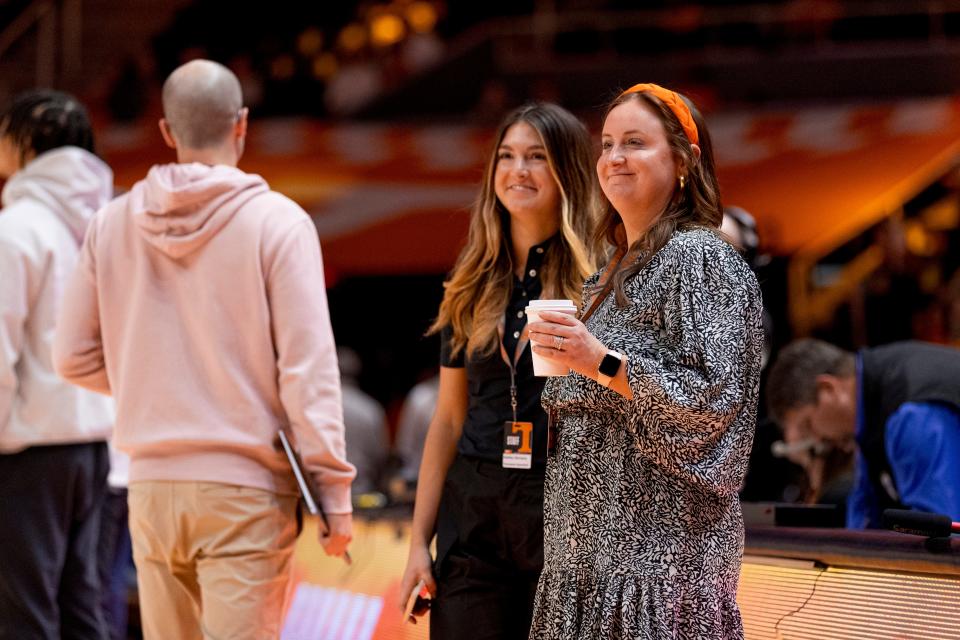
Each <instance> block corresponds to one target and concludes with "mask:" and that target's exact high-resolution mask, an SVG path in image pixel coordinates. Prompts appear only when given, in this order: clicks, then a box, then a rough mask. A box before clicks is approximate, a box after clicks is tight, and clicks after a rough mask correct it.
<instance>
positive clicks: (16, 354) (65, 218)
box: [0, 147, 113, 453]
mask: <svg viewBox="0 0 960 640" xmlns="http://www.w3.org/2000/svg"><path fill="white" fill-rule="evenodd" d="M112 189H113V173H112V172H111V171H110V168H109V167H108V166H107V165H106V164H104V163H103V161H101V160H100V159H99V158H97V157H96V156H95V155H93V154H92V153H89V152H87V151H84V150H83V149H79V148H76V147H61V148H59V149H55V150H53V151H48V152H46V153H43V154H41V155H39V156H37V157H36V158H35V159H34V160H32V161H31V162H30V163H28V164H27V166H26V167H24V168H23V169H22V170H20V171H18V172H17V173H16V174H14V175H13V176H12V177H11V178H10V179H9V180H8V181H7V183H6V185H5V186H4V188H3V194H2V196H0V198H2V203H3V208H2V209H0V452H3V453H12V452H16V451H20V450H21V449H25V448H26V447H30V446H33V445H45V444H65V443H82V442H93V441H97V440H106V439H107V438H109V437H110V432H111V429H112V425H113V402H112V401H111V400H110V399H109V398H106V397H104V396H101V395H99V394H96V393H91V392H90V391H86V390H84V389H80V388H78V387H75V386H73V385H71V384H69V383H68V382H65V381H64V380H62V379H61V378H60V377H59V376H58V375H57V374H56V373H55V372H54V370H53V362H52V358H51V348H52V344H53V336H54V329H55V326H56V320H57V313H58V311H59V308H60V302H61V298H62V297H63V292H64V290H65V288H66V284H67V281H68V279H69V277H70V275H71V273H72V272H73V269H74V266H75V265H76V263H77V258H78V256H79V253H80V244H81V242H82V241H83V236H84V232H85V231H86V228H87V224H88V223H89V221H90V219H91V218H92V217H93V214H94V213H95V212H96V211H97V209H99V208H100V207H102V206H103V205H104V204H106V202H107V201H108V200H109V199H110V195H111V191H112Z"/></svg>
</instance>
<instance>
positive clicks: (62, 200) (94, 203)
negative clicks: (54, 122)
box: [0, 147, 113, 244]
mask: <svg viewBox="0 0 960 640" xmlns="http://www.w3.org/2000/svg"><path fill="white" fill-rule="evenodd" d="M112 196H113V172H112V171H110V167H108V166H107V165H106V163H105V162H104V161H103V160H101V159H100V158H98V157H97V156H95V155H93V154H92V153H90V152H89V151H86V150H84V149H81V148H79V147H60V148H58V149H54V150H52V151H47V152H46V153H42V154H40V155H39V156H37V157H36V158H34V159H33V160H31V161H30V162H28V163H27V165H26V166H25V167H24V168H23V169H21V170H20V171H17V172H16V173H15V174H13V176H11V177H10V179H9V180H7V183H6V184H5V185H4V187H3V195H2V196H0V200H2V202H3V206H4V207H8V206H10V205H11V204H13V203H14V202H16V201H17V200H20V199H21V198H30V199H33V200H37V201H39V202H41V203H42V204H43V205H45V206H46V207H48V208H49V209H50V210H51V211H53V212H54V213H55V214H56V215H57V216H59V217H60V219H61V220H62V221H63V223H64V224H65V225H66V226H67V227H68V228H69V229H70V232H71V233H72V234H73V237H74V238H75V239H76V240H77V244H80V243H81V242H82V241H83V235H84V233H86V230H87V224H88V223H89V222H90V219H91V218H92V217H93V214H94V213H96V212H97V210H98V209H100V207H102V206H103V205H105V204H106V203H107V202H108V201H109V200H110V198H111V197H112Z"/></svg>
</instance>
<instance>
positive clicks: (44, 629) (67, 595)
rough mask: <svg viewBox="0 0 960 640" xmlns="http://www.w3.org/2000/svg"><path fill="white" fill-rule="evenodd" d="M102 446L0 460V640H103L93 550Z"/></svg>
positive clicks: (104, 460) (103, 483)
mask: <svg viewBox="0 0 960 640" xmlns="http://www.w3.org/2000/svg"><path fill="white" fill-rule="evenodd" d="M109 468H110V461H109V457H108V454H107V445H106V444H105V443H103V442H97V443H90V444H74V445H56V446H44V447H31V448H29V449H25V450H24V451H21V452H19V453H14V454H3V455H0V639H3V640H7V639H8V638H9V639H11V640H12V639H14V638H15V639H16V640H34V639H36V640H59V639H60V638H63V639H64V640H68V639H70V640H73V639H76V640H103V639H104V638H106V637H107V635H106V627H105V626H104V623H103V618H102V615H101V609H100V581H99V579H98V577H97V542H98V535H99V530H100V509H101V506H102V504H103V499H104V494H105V492H106V487H107V472H108V471H109Z"/></svg>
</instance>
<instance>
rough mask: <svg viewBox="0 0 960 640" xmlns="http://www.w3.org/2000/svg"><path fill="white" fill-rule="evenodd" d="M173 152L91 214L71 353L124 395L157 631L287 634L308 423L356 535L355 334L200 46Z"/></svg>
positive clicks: (96, 383)
mask: <svg viewBox="0 0 960 640" xmlns="http://www.w3.org/2000/svg"><path fill="white" fill-rule="evenodd" d="M163 109H164V119H163V120H161V121H160V129H161V133H162V135H163V138H164V140H165V141H166V142H167V144H168V145H170V146H171V147H172V148H174V149H176V153H177V160H178V162H177V163H175V164H167V165H160V166H155V167H153V168H152V169H150V171H149V173H148V174H147V177H146V178H145V179H144V180H141V181H140V182H138V183H137V184H135V185H134V186H133V188H132V189H131V190H130V192H129V193H127V194H125V195H123V196H121V197H119V198H118V199H116V200H114V201H113V202H111V203H110V204H108V205H107V206H106V207H104V208H103V209H101V210H100V211H99V212H98V213H97V215H96V217H95V218H94V221H93V222H92V223H91V225H90V230H89V231H88V233H87V237H86V240H85V242H84V246H83V250H82V253H81V257H80V263H79V266H78V268H77V271H76V272H75V274H74V276H73V279H72V280H71V282H70V286H69V287H68V290H67V294H66V297H65V300H64V305H63V310H62V312H61V314H60V320H59V322H58V327H57V336H56V340H55V344H54V361H55V364H56V367H57V370H58V371H59V372H60V373H61V375H63V376H64V377H66V378H67V379H68V380H71V381H72V382H74V383H76V384H80V385H82V386H84V387H86V388H89V389H93V390H96V391H100V392H103V393H112V394H113V396H114V398H115V400H116V402H117V423H116V439H115V443H116V444H117V446H118V447H119V448H120V449H121V450H123V451H125V452H126V453H128V454H129V455H130V470H129V481H130V485H129V490H128V491H129V508H130V534H131V538H132V540H133V556H134V562H135V564H136V566H137V581H138V588H139V595H140V613H141V622H142V625H143V630H144V635H145V637H146V638H147V640H152V639H161V638H162V639H164V640H166V639H168V638H177V639H178V640H187V639H192V638H201V637H203V638H222V639H224V640H225V639H227V638H230V639H231V640H243V639H244V638H257V639H262V638H276V637H278V636H279V633H280V625H281V618H282V612H283V604H284V596H285V593H286V589H287V584H288V581H289V577H290V566H291V557H292V553H293V546H294V540H295V537H296V534H297V525H296V488H295V484H294V478H293V474H292V473H291V470H290V468H289V466H288V465H287V463H286V460H285V457H284V455H283V453H282V452H281V451H280V450H279V449H278V448H277V446H276V444H275V442H276V440H277V433H278V430H279V429H281V428H287V427H288V428H289V431H290V432H291V433H292V434H293V436H294V438H295V440H296V443H297V445H298V446H299V448H300V452H301V455H302V457H303V460H304V464H305V466H306V467H307V470H308V471H309V472H310V473H311V474H312V475H313V477H314V479H315V480H316V484H317V486H318V488H319V494H320V495H319V498H320V502H321V504H322V506H323V508H324V510H325V511H326V514H327V519H328V521H329V524H330V532H329V535H323V534H322V533H321V538H320V542H321V544H322V545H323V546H324V549H325V551H326V553H327V554H329V555H341V554H343V553H344V552H345V551H346V547H347V544H348V543H349V541H350V538H351V515H350V514H351V504H350V483H351V481H352V480H353V477H354V475H355V470H354V468H353V466H352V465H351V464H350V463H348V462H347V461H346V458H345V445H344V433H343V412H342V407H341V393H340V381H339V372H338V369H337V357H336V349H335V346H334V340H333V334H332V331H331V327H330V317H329V312H328V309H327V299H326V292H325V290H324V278H323V263H322V260H321V255H320V244H319V241H318V238H317V232H316V227H315V226H314V225H313V222H312V221H311V220H310V217H309V216H307V214H306V213H305V212H304V211H303V209H301V208H300V207H299V206H297V205H296V204H295V203H294V202H292V201H291V200H289V199H287V198H285V197H283V196H281V195H280V194H278V193H276V192H273V191H271V190H270V188H269V187H268V186H267V183H266V182H265V181H264V180H263V178H261V177H260V176H257V175H252V174H248V173H244V172H243V171H241V170H239V169H237V163H238V161H239V159H240V156H241V155H242V151H243V142H244V138H245V136H246V132H247V110H246V109H244V108H243V103H242V96H241V92H240V84H239V82H238V81H237V78H236V76H234V75H233V73H231V72H230V71H229V70H228V69H227V68H225V67H223V66H222V65H220V64H217V63H214V62H210V61H206V60H194V61H192V62H189V63H187V64H185V65H183V66H181V67H179V68H178V69H176V70H175V71H174V72H173V73H172V74H171V75H170V77H169V78H168V79H167V81H166V82H165V83H164V87H163Z"/></svg>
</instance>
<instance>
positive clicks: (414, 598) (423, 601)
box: [403, 580, 430, 624]
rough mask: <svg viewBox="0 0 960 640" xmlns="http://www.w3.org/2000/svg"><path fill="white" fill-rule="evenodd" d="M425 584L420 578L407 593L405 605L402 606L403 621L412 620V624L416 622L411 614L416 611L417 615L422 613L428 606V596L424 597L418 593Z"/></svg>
mask: <svg viewBox="0 0 960 640" xmlns="http://www.w3.org/2000/svg"><path fill="white" fill-rule="evenodd" d="M425 585H426V583H425V582H424V581H423V580H420V581H419V582H417V584H416V586H415V587H414V588H413V589H412V590H411V591H410V593H409V594H408V595H407V605H406V606H405V607H404V608H403V621H404V622H412V623H413V624H416V623H417V619H416V618H415V617H414V616H413V614H414V613H417V614H418V615H422V614H423V613H425V612H426V610H427V609H429V608H430V600H429V598H424V597H422V596H421V595H420V594H421V593H422V592H423V588H424V586H425Z"/></svg>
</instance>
